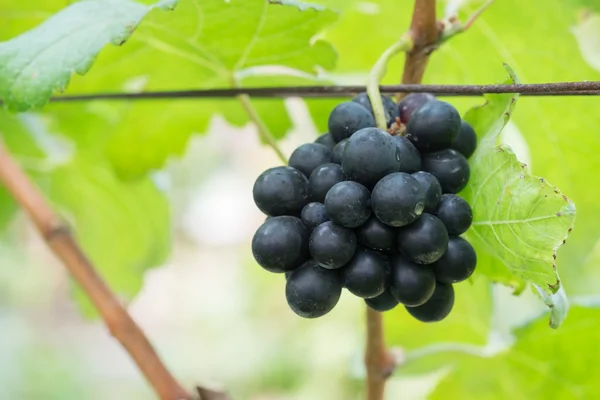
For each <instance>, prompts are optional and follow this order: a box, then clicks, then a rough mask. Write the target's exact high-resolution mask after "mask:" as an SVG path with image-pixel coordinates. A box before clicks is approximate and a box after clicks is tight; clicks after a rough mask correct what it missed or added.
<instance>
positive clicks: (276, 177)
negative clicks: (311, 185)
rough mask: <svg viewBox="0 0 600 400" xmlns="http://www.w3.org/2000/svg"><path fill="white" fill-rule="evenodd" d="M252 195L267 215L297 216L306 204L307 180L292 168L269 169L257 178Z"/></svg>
mask: <svg viewBox="0 0 600 400" xmlns="http://www.w3.org/2000/svg"><path fill="white" fill-rule="evenodd" d="M252 195H253V196H254V202H255V203H256V206H257V207H258V208H259V209H260V210H261V211H262V212H264V213H265V214H267V215H273V216H277V215H298V214H299V213H300V210H302V207H304V206H305V205H306V204H307V203H308V179H306V177H305V176H304V175H303V174H302V173H301V172H300V171H298V170H297V169H295V168H292V167H274V168H270V169H268V170H266V171H265V172H263V173H262V174H260V175H259V176H258V178H257V179H256V182H254V188H253V189H252Z"/></svg>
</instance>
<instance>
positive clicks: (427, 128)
mask: <svg viewBox="0 0 600 400" xmlns="http://www.w3.org/2000/svg"><path fill="white" fill-rule="evenodd" d="M460 122H461V119H460V114H458V111H456V108H454V107H453V106H452V105H451V104H449V103H446V102H444V101H439V100H433V101H429V102H427V103H425V104H424V105H423V106H422V107H421V108H419V109H418V110H417V111H416V112H415V113H414V114H413V115H412V116H411V118H410V120H409V121H408V124H407V125H406V137H407V138H408V139H409V140H410V141H411V142H413V144H414V145H415V147H416V148H417V149H419V151H421V152H431V151H436V150H442V149H447V148H449V147H450V144H451V143H452V141H453V140H454V139H455V138H456V137H457V136H458V132H459V131H460Z"/></svg>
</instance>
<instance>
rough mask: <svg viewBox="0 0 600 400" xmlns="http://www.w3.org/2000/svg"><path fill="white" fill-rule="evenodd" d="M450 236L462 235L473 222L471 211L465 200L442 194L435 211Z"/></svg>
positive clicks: (453, 195)
mask: <svg viewBox="0 0 600 400" xmlns="http://www.w3.org/2000/svg"><path fill="white" fill-rule="evenodd" d="M434 214H435V216H437V217H438V218H439V219H440V221H442V222H443V223H444V225H445V226H446V230H447V231H448V234H449V235H451V236H458V235H462V234H463V233H465V232H466V231H467V229H469V227H470V226H471V223H472V222H473V211H472V210H471V206H470V205H469V203H467V201H466V200H465V199H463V198H462V197H459V196H457V195H455V194H444V195H442V198H441V199H440V204H439V205H438V208H437V210H436V211H435V213H434Z"/></svg>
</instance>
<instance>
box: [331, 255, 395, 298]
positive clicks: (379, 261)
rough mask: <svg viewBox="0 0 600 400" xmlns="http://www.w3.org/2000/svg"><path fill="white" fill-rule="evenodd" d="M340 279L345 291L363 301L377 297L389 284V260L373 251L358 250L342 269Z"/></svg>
mask: <svg viewBox="0 0 600 400" xmlns="http://www.w3.org/2000/svg"><path fill="white" fill-rule="evenodd" d="M342 278H343V281H344V286H345V287H346V289H348V290H349V291H350V293H352V294H354V295H355V296H358V297H362V298H365V299H367V298H371V297H375V296H379V295H380V294H382V293H383V291H384V290H385V289H386V288H387V287H388V284H389V280H390V259H389V257H388V256H386V255H385V254H382V253H379V252H376V251H373V250H368V249H358V250H357V251H356V253H355V254H354V257H352V260H350V262H349V263H348V264H347V265H346V266H345V267H344V268H343V270H342Z"/></svg>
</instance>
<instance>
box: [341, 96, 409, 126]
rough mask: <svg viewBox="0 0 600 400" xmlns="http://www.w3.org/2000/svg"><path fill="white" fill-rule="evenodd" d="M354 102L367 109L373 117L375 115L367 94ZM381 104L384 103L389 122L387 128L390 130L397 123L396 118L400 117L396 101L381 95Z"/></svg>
mask: <svg viewBox="0 0 600 400" xmlns="http://www.w3.org/2000/svg"><path fill="white" fill-rule="evenodd" d="M352 101H354V102H356V103H358V104H360V105H361V106H363V107H365V108H366V109H367V110H369V112H370V113H371V114H372V115H374V113H373V106H372V105H371V100H370V99H369V95H368V94H367V93H366V92H362V93H359V94H358V95H356V97H354V98H353V99H352ZM381 102H382V103H383V111H384V113H385V120H386V121H387V126H388V128H389V127H390V126H392V124H393V123H394V122H396V117H397V116H398V107H397V106H396V103H394V100H392V99H391V98H389V97H387V96H384V95H381Z"/></svg>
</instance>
